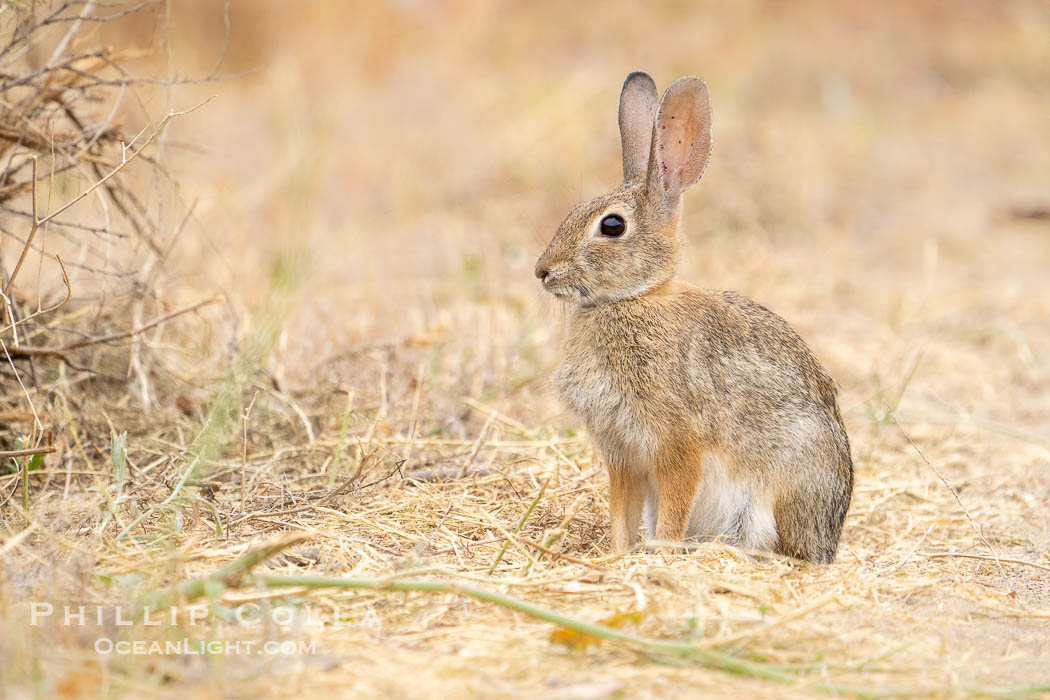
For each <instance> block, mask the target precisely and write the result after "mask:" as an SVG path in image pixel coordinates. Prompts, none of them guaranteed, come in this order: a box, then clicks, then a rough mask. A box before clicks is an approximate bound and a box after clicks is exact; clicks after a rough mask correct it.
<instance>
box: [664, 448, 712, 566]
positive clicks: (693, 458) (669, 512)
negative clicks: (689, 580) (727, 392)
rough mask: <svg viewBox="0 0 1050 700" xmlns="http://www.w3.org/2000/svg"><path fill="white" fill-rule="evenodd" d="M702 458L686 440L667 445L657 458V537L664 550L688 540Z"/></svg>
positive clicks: (697, 449)
mask: <svg viewBox="0 0 1050 700" xmlns="http://www.w3.org/2000/svg"><path fill="white" fill-rule="evenodd" d="M702 459H703V451H702V450H701V449H700V448H699V446H697V445H693V444H690V443H688V442H686V443H680V444H677V445H674V446H670V447H668V448H665V449H664V450H662V451H661V454H660V456H659V458H658V459H657V461H656V465H655V470H654V471H655V472H656V486H657V490H658V491H659V500H658V503H657V510H656V540H657V542H658V543H659V545H658V546H659V547H660V548H661V549H665V550H667V551H673V550H674V549H675V547H676V545H677V544H678V543H681V542H683V541H684V540H685V535H686V529H687V528H688V526H689V515H690V513H691V512H692V509H693V501H694V499H695V498H696V490H697V488H699V486H700V467H701V462H702Z"/></svg>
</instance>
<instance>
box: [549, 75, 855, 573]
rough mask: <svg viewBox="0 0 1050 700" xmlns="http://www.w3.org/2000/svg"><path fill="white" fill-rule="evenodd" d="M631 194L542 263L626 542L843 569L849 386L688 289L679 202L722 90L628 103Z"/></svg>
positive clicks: (776, 335) (568, 381) (767, 325)
mask: <svg viewBox="0 0 1050 700" xmlns="http://www.w3.org/2000/svg"><path fill="white" fill-rule="evenodd" d="M619 121H620V136H621V140H622V144H623V186H621V187H620V188H618V189H617V190H616V191H614V192H612V193H611V194H607V195H605V196H603V197H598V198H597V199H594V200H592V201H590V202H587V203H585V204H581V205H579V206H577V207H576V208H575V209H573V210H572V211H571V212H570V213H569V215H568V217H567V218H566V219H565V221H564V222H563V223H562V224H561V226H560V227H559V228H558V232H557V233H556V234H555V235H554V238H553V239H552V240H551V242H550V245H548V246H547V249H546V250H545V251H544V252H543V255H541V256H540V259H539V261H538V262H537V263H536V276H537V277H538V278H540V279H541V280H542V281H543V286H544V288H545V289H546V290H547V291H548V292H550V293H551V294H554V295H555V296H556V297H558V298H559V299H563V300H565V301H569V302H572V303H573V304H574V305H575V308H574V309H573V311H572V313H571V316H570V319H569V325H568V330H567V335H566V338H565V341H564V348H563V350H564V355H565V357H564V360H563V361H562V364H561V366H560V367H559V368H558V371H557V374H556V381H557V384H558V387H559V389H560V391H561V394H562V396H563V398H564V399H565V401H566V403H568V405H569V406H570V407H571V408H572V409H573V410H574V411H575V412H576V413H578V414H579V415H580V416H581V417H582V418H583V420H584V421H585V423H586V425H587V429H588V431H589V432H590V434H591V436H592V438H593V440H594V442H595V444H596V446H597V448H598V450H599V452H600V453H601V454H602V456H603V458H604V459H605V461H606V463H607V466H608V469H609V483H610V494H609V507H610V510H611V516H612V540H613V545H614V546H615V548H616V549H617V550H619V551H624V550H627V549H630V548H631V547H633V546H634V545H635V544H636V543H637V539H638V525H639V521H640V520H641V518H642V510H643V504H644V508H645V523H646V529H647V530H648V532H649V536H650V538H655V539H656V540H658V541H661V542H665V543H677V542H682V541H684V540H686V539H713V538H720V539H722V540H723V541H726V542H729V543H732V544H735V545H737V546H741V547H744V548H748V549H765V550H774V551H777V552H780V553H782V554H787V555H790V556H793V557H797V558H800V559H806V560H808V561H811V562H817V563H827V562H830V561H832V560H833V559H834V557H835V550H836V549H837V547H838V541H839V535H840V533H841V531H842V521H843V519H844V518H845V516H846V511H847V509H848V508H849V503H850V496H851V494H852V491H853V464H852V461H851V460H850V449H849V440H848V438H847V437H846V431H845V429H844V428H843V426H842V418H841V416H840V415H839V409H838V405H837V403H836V400H835V384H834V382H833V381H832V379H831V378H830V377H829V376H828V374H827V373H826V372H825V371H824V369H823V368H822V367H821V366H820V364H819V363H818V362H817V360H816V359H815V358H814V357H813V354H812V353H811V352H810V350H809V348H808V347H807V346H806V344H805V343H804V342H803V341H802V339H801V338H799V337H798V335H797V334H796V333H795V332H794V331H793V330H792V329H791V328H790V327H789V326H788V324H787V323H786V322H785V321H784V320H783V319H781V318H780V317H779V316H777V315H776V314H774V313H772V312H771V311H769V310H768V309H766V308H764V307H762V306H760V305H758V304H756V303H755V302H753V301H750V300H749V299H747V298H745V297H743V296H741V295H739V294H736V293H734V292H719V291H705V290H700V289H697V288H696V287H693V286H691V285H689V284H686V283H683V282H679V281H677V280H676V279H675V267H676V264H677V261H678V243H679V234H678V220H679V217H680V214H681V202H682V192H683V191H684V190H685V189H686V188H687V187H689V186H690V185H692V184H693V183H695V182H696V181H697V180H699V179H700V176H701V175H702V174H703V172H704V168H705V167H706V166H707V162H708V159H709V158H710V155H711V107H710V102H709V99H708V94H707V86H706V85H705V84H704V82H703V81H702V80H700V79H699V78H695V77H687V78H679V79H678V80H676V81H675V82H674V83H673V84H672V85H671V86H670V87H669V88H668V89H667V92H665V93H664V96H663V99H660V98H659V96H658V94H657V92H656V85H655V84H654V83H653V80H652V78H650V77H649V76H648V75H646V74H645V73H632V74H631V75H629V76H627V80H626V81H625V82H624V85H623V92H622V93H621V94H620V110H619Z"/></svg>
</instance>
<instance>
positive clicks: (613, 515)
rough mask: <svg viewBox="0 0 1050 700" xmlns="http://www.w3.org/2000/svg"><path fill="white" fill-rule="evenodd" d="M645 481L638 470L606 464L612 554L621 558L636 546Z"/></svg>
mask: <svg viewBox="0 0 1050 700" xmlns="http://www.w3.org/2000/svg"><path fill="white" fill-rule="evenodd" d="M644 500H645V481H644V479H643V478H642V477H641V475H640V474H639V473H638V470H637V469H635V468H632V467H629V466H624V465H620V464H611V463H610V464H609V516H610V519H611V521H612V523H611V524H612V542H613V551H615V552H617V553H619V554H622V553H625V552H629V551H630V550H631V549H632V548H633V547H634V545H636V544H638V525H639V524H640V523H641V520H642V503H643V502H644Z"/></svg>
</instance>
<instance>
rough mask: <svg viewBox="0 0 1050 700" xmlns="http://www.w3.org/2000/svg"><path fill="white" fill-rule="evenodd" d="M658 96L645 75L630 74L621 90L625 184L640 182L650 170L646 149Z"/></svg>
mask: <svg viewBox="0 0 1050 700" xmlns="http://www.w3.org/2000/svg"><path fill="white" fill-rule="evenodd" d="M659 99H660V96H659V94H658V93H657V92H656V83H654V82H653V79H652V78H650V77H649V76H648V74H646V73H642V72H640V71H637V72H634V73H631V74H630V75H628V76H627V80H625V81H623V90H621V91H620V113H619V116H620V143H621V144H622V145H623V181H624V184H629V183H632V182H641V181H642V180H643V179H644V178H645V174H646V172H648V169H649V147H650V145H651V144H652V138H653V121H654V120H655V119H656V104H657V102H658V101H659Z"/></svg>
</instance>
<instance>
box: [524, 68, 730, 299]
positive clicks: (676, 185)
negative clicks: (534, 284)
mask: <svg viewBox="0 0 1050 700" xmlns="http://www.w3.org/2000/svg"><path fill="white" fill-rule="evenodd" d="M619 121H620V139H621V142H622V144H623V185H622V186H620V187H619V188H618V189H617V190H616V191H614V192H612V193H610V194H607V195H605V196H602V197H598V198H597V199H593V200H591V201H590V202H586V203H584V204H581V205H579V206H577V207H576V208H575V209H573V210H572V211H571V212H570V213H569V215H568V216H567V217H566V218H565V221H563V222H562V224H561V226H559V227H558V231H557V233H555V234H554V238H553V239H551V242H550V244H549V245H548V246H547V249H546V250H545V251H544V252H543V255H541V256H540V259H539V261H537V263H536V276H537V277H538V278H540V280H542V282H543V286H544V288H545V289H546V290H547V291H549V292H550V293H552V294H554V295H555V296H557V297H559V298H561V299H565V300H567V301H572V302H575V303H577V304H580V305H582V306H593V305H596V304H602V303H606V302H610V301H616V300H619V299H627V298H630V297H635V296H638V295H640V294H644V293H646V292H649V291H652V290H654V289H656V288H658V287H660V286H661V285H663V284H665V283H666V282H668V281H670V280H671V278H672V277H673V276H674V271H675V265H676V263H677V259H678V218H679V212H680V209H681V201H682V192H683V191H685V189H686V188H687V187H689V186H690V185H692V184H693V183H695V182H696V181H697V180H699V179H700V176H701V175H702V174H703V172H704V168H705V167H707V161H708V160H709V158H710V156H711V105H710V101H709V99H708V94H707V86H706V85H705V84H704V81H702V80H700V79H699V78H694V77H686V78H679V79H678V80H676V81H675V82H674V83H672V84H671V86H670V87H669V88H667V91H666V92H665V93H664V96H663V99H660V98H659V95H658V94H657V92H656V84H655V83H654V82H653V79H652V78H650V77H649V76H648V75H646V74H645V73H631V74H630V75H629V76H627V80H626V81H624V84H623V91H622V92H621V93H620V109H619Z"/></svg>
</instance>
